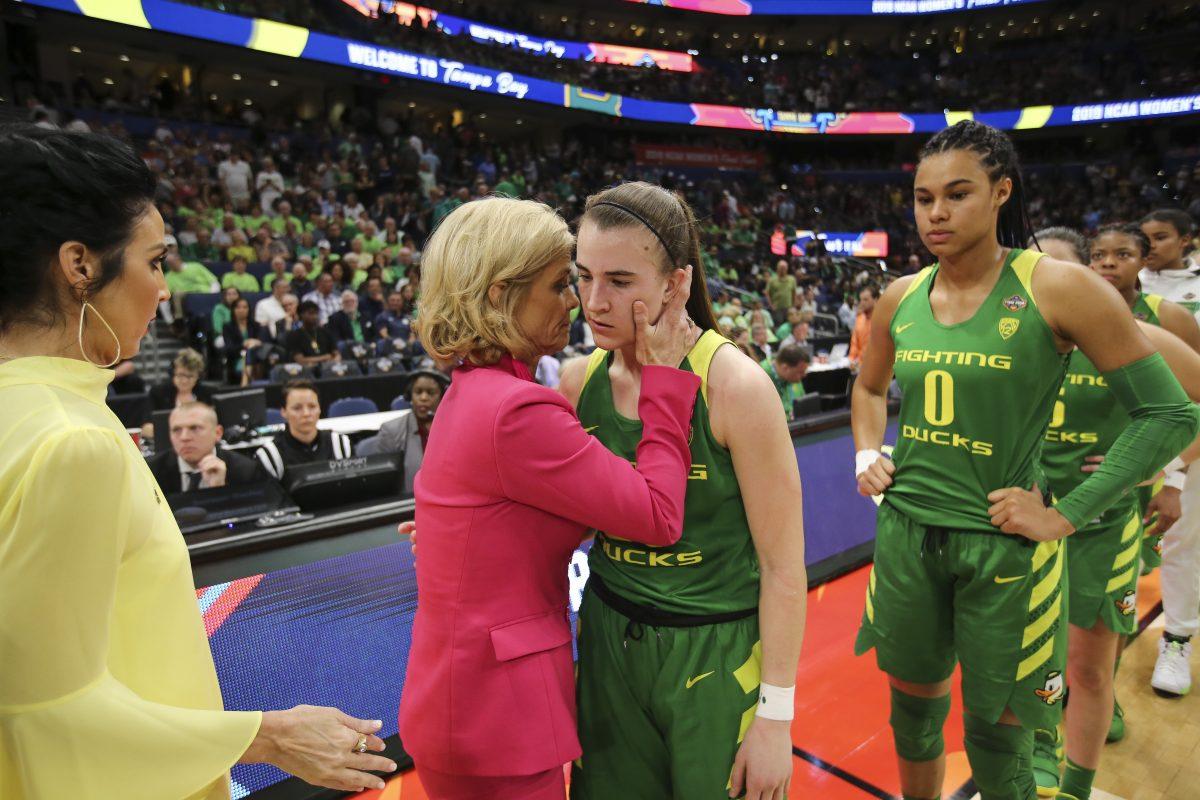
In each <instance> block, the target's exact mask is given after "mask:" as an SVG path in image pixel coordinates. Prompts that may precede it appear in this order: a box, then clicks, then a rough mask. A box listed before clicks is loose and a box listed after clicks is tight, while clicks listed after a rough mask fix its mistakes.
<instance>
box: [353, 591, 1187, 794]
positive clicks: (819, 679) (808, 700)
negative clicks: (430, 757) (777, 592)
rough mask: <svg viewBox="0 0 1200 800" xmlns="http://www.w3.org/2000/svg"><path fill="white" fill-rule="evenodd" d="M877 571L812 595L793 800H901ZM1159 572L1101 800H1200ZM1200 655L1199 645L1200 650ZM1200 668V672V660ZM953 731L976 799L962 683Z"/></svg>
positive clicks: (400, 786) (1126, 667)
mask: <svg viewBox="0 0 1200 800" xmlns="http://www.w3.org/2000/svg"><path fill="white" fill-rule="evenodd" d="M868 572H869V567H863V568H860V569H857V570H855V571H853V572H850V573H848V574H846V575H843V576H842V577H840V578H837V579H835V580H832V581H830V582H828V583H825V584H823V585H821V586H818V587H816V588H814V589H813V590H811V591H810V592H809V604H808V609H809V613H808V620H809V621H808V629H807V633H806V635H805V640H804V654H803V656H802V657H801V659H800V670H799V673H798V674H797V676H796V685H797V687H798V688H797V692H796V719H795V721H794V723H793V724H792V744H793V748H792V752H793V755H794V756H795V758H794V762H795V772H794V776H793V778H792V785H791V792H790V794H789V797H790V798H793V799H794V800H799V798H805V799H809V798H811V799H813V800H816V799H818V798H819V800H870V798H898V797H899V794H900V785H899V780H898V778H897V773H896V764H895V754H894V751H893V749H892V737H891V731H890V730H889V728H888V724H887V718H888V688H887V681H886V679H885V678H884V676H883V674H882V673H880V672H879V671H878V669H876V667H875V660H874V655H873V654H868V655H866V656H862V657H856V656H855V655H854V651H853V644H854V636H855V633H856V631H857V629H858V621H859V618H860V616H861V615H862V609H863V593H864V591H865V589H866V582H867V574H868ZM1159 599H1160V595H1159V587H1158V574H1157V573H1154V574H1152V575H1150V576H1148V577H1145V578H1142V581H1141V585H1140V587H1139V592H1138V615H1139V619H1140V620H1141V627H1142V629H1143V632H1142V633H1141V635H1139V636H1138V637H1137V638H1135V639H1134V640H1133V641H1132V642H1131V644H1130V646H1129V648H1128V649H1127V650H1126V654H1125V657H1124V658H1123V660H1122V663H1121V673H1120V675H1119V676H1118V680H1117V692H1118V697H1119V698H1120V700H1121V703H1122V705H1123V706H1124V708H1125V719H1126V727H1127V733H1126V736H1125V739H1124V740H1123V741H1122V742H1120V743H1118V744H1113V745H1108V746H1106V748H1105V750H1104V761H1103V763H1102V765H1101V768H1100V771H1099V774H1098V775H1097V778H1096V787H1097V791H1095V792H1094V793H1093V795H1092V797H1093V800H1113V799H1114V798H1115V799H1116V800H1200V697H1198V696H1197V694H1195V693H1193V694H1192V695H1189V696H1188V697H1185V698H1183V699H1173V700H1167V699H1163V698H1160V697H1158V696H1156V695H1155V694H1154V693H1153V691H1151V689H1150V673H1151V672H1152V671H1153V669H1154V661H1155V659H1156V658H1157V639H1158V636H1159V635H1160V633H1161V627H1162V620H1161V616H1160V613H1161V605H1160V602H1159ZM1197 652H1198V653H1200V650H1198V651H1197ZM1192 671H1193V674H1194V675H1200V656H1193V666H1192ZM955 684H956V686H955V692H954V704H953V707H952V709H951V712H950V720H949V722H948V724H947V728H946V752H947V770H946V783H945V787H944V789H943V794H942V797H943V798H945V800H970V798H973V797H976V796H977V795H976V792H975V789H974V787H973V786H972V785H971V783H970V780H969V777H970V769H969V767H968V766H967V757H966V754H965V753H964V752H963V744H962V723H961V715H962V703H961V698H960V696H959V693H958V691H957V678H956V679H955ZM358 797H359V798H361V799H362V800H427V798H426V795H425V792H424V791H423V790H422V789H421V785H420V780H419V779H418V778H417V776H416V773H415V772H409V773H406V774H404V775H400V776H397V777H395V778H393V779H392V780H391V781H390V782H389V784H388V786H387V788H386V789H384V790H382V791H369V792H364V793H362V794H361V795H358Z"/></svg>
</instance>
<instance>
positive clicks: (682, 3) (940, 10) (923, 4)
mask: <svg viewBox="0 0 1200 800" xmlns="http://www.w3.org/2000/svg"><path fill="white" fill-rule="evenodd" d="M626 2H629V3H641V4H642V5H649V6H663V7H665V8H680V9H683V10H685V11H700V12H702V13H705V14H725V15H728V16H738V17H745V16H750V15H754V14H759V15H763V16H766V15H772V14H773V15H780V14H788V15H793V16H795V15H801V16H826V17H837V16H859V17H866V16H876V17H882V16H910V17H913V16H921V15H924V14H945V13H947V12H952V11H980V10H984V9H989V8H1005V7H1008V6H1023V5H1027V4H1029V3H1041V2H1045V0H626Z"/></svg>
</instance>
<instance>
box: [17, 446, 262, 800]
mask: <svg viewBox="0 0 1200 800" xmlns="http://www.w3.org/2000/svg"><path fill="white" fill-rule="evenodd" d="M137 468H138V465H137V464H135V463H133V459H132V458H131V457H130V454H129V453H127V452H126V448H125V447H124V443H123V442H121V441H120V440H119V439H118V435H117V434H116V432H114V431H109V430H104V429H100V428H95V429H88V428H85V429H80V428H75V429H71V430H68V431H65V432H63V433H60V434H56V435H54V436H51V437H48V438H47V439H46V441H44V442H43V443H42V444H41V445H39V446H38V447H37V450H36V452H34V454H33V455H32V458H31V459H30V462H29V466H28V469H26V470H25V471H24V473H23V474H22V475H20V476H18V477H16V478H14V479H13V481H12V483H10V485H8V486H0V504H2V505H0V665H3V668H2V672H0V796H2V797H4V798H6V800H29V799H31V798H50V797H70V798H73V800H101V799H102V798H113V797H121V798H128V799H130V800H133V799H134V798H145V799H146V800H173V799H179V798H201V797H202V798H218V797H227V796H228V779H227V777H226V773H227V772H228V770H229V768H230V767H231V766H232V765H233V764H234V763H236V761H237V760H238V759H239V758H240V757H241V755H242V753H244V752H245V750H246V749H247V748H248V747H249V745H250V743H251V742H252V741H253V739H254V737H255V736H256V735H257V732H258V726H259V723H260V721H261V714H260V713H259V712H225V711H220V710H208V709H200V708H185V707H180V706H175V705H165V704H162V703H157V702H152V701H151V700H148V699H146V698H145V697H143V696H140V695H139V694H137V693H135V692H134V691H133V690H131V689H130V688H129V687H128V686H126V685H124V684H122V683H121V682H120V681H118V680H117V679H116V678H115V677H114V676H113V674H112V673H111V672H110V671H109V668H108V653H109V647H110V641H111V640H113V639H114V638H116V637H117V636H119V635H120V631H115V630H110V627H111V625H112V620H113V616H114V615H113V610H114V607H115V604H116V602H117V599H118V597H119V595H120V594H121V593H122V588H123V587H122V580H123V578H122V570H121V567H122V563H123V561H124V560H125V558H126V557H127V554H126V549H127V547H128V546H129V544H130V543H129V541H128V537H129V534H130V530H129V528H130V507H131V497H132V490H134V489H135V488H141V487H139V486H137V485H136V483H135V478H138V479H140V478H141V477H142V476H138V475H135V470H136V469H137ZM126 580H127V579H126ZM189 588H190V587H189ZM196 613H197V614H199V609H198V608H197V610H196ZM144 648H145V653H144V657H145V658H146V659H154V658H155V655H156V643H155V642H145V643H144ZM139 657H140V654H139Z"/></svg>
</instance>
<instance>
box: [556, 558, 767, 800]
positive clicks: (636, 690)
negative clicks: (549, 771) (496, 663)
mask: <svg viewBox="0 0 1200 800" xmlns="http://www.w3.org/2000/svg"><path fill="white" fill-rule="evenodd" d="M592 579H593V580H595V576H594V575H593V577H592ZM761 664H762V647H761V645H760V643H759V637H758V617H757V615H755V616H750V617H745V618H743V619H739V620H736V621H732V622H721V623H717V624H711V625H699V626H695V627H666V626H661V627H652V626H650V625H644V624H642V623H640V622H636V621H634V620H631V619H630V618H629V617H627V616H625V615H624V614H621V613H619V612H617V611H616V610H615V609H613V608H612V607H610V606H609V605H608V604H606V603H605V602H604V601H603V600H601V599H600V598H599V597H597V595H596V592H595V591H593V589H592V586H591V585H590V584H589V586H588V589H587V591H586V592H585V593H584V599H583V606H582V608H581V609H580V614H579V676H578V680H577V696H578V706H579V739H580V742H581V744H582V745H583V756H582V757H581V758H580V759H579V760H578V761H576V762H575V765H574V768H573V770H572V773H571V798H572V800H664V798H674V799H675V800H728V797H729V785H730V784H729V780H730V777H731V774H732V772H733V760H734V757H735V756H736V755H737V749H738V745H739V744H740V743H741V741H742V739H743V738H744V737H745V735H746V730H747V729H748V728H749V727H750V723H751V722H753V721H754V713H755V710H756V708H757V705H758V685H759V676H760V669H761Z"/></svg>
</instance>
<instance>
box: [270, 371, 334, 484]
mask: <svg viewBox="0 0 1200 800" xmlns="http://www.w3.org/2000/svg"><path fill="white" fill-rule="evenodd" d="M280 411H281V413H282V414H283V421H284V422H285V423H287V427H286V428H285V429H284V430H283V431H282V432H280V433H277V434H275V437H274V438H272V439H270V440H268V441H267V442H266V443H264V444H263V445H262V446H261V447H259V448H258V450H256V451H255V453H254V455H255V456H256V457H257V458H258V461H259V463H261V464H262V465H263V467H264V468H265V469H266V470H267V472H269V473H271V476H272V477H274V478H275V479H276V480H281V481H282V480H283V479H284V473H285V472H286V471H287V468H288V467H289V466H292V465H297V464H311V463H313V462H315V461H335V460H338V459H343V458H350V456H351V455H352V453H351V449H350V437H349V436H347V435H346V434H344V433H337V432H335V431H322V430H317V421H318V420H320V419H321V401H320V399H319V398H318V397H317V387H316V386H315V385H314V384H313V382H312V381H307V380H296V381H290V382H288V383H287V384H286V385H284V387H283V408H282V409H280Z"/></svg>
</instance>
